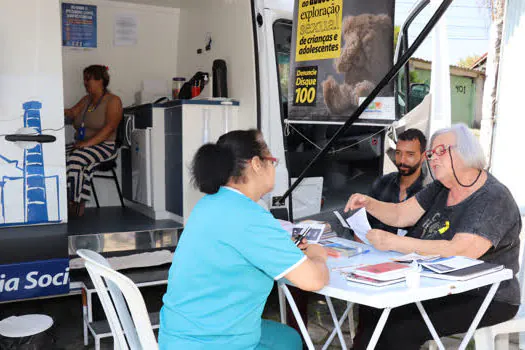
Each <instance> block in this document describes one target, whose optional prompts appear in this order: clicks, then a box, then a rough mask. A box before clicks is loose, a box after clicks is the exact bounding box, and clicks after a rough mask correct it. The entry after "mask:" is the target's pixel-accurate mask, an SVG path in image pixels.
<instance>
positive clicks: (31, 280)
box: [0, 259, 69, 302]
mask: <svg viewBox="0 0 525 350" xmlns="http://www.w3.org/2000/svg"><path fill="white" fill-rule="evenodd" d="M67 293H69V259H51V260H42V261H31V262H24V263H18V264H9V265H0V302H2V301H9V300H17V299H29V298H36V297H43V296H50V295H59V294H67Z"/></svg>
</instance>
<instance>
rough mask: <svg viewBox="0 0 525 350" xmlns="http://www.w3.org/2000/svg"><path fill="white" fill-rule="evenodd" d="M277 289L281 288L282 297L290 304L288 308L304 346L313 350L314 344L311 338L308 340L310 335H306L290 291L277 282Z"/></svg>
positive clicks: (306, 331) (284, 285)
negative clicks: (297, 326) (293, 317)
mask: <svg viewBox="0 0 525 350" xmlns="http://www.w3.org/2000/svg"><path fill="white" fill-rule="evenodd" d="M279 288H282V290H283V292H284V295H285V296H286V299H287V300H288V303H289V304H290V308H291V309H292V312H293V314H294V316H295V320H296V321H297V324H298V325H299V329H300V330H301V334H302V335H303V339H304V341H305V342H306V346H308V350H315V348H314V343H313V342H312V338H310V335H309V334H308V330H307V329H306V326H305V325H304V322H303V319H302V318H301V313H300V312H299V309H297V305H295V301H294V300H293V297H292V293H290V290H289V289H288V287H287V286H286V284H284V283H281V282H279Z"/></svg>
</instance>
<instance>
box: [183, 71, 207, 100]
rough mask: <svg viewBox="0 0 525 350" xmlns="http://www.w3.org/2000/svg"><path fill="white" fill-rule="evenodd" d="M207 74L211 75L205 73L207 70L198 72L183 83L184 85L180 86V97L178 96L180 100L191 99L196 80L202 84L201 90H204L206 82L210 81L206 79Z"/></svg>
mask: <svg viewBox="0 0 525 350" xmlns="http://www.w3.org/2000/svg"><path fill="white" fill-rule="evenodd" d="M205 76H208V77H209V74H208V73H205V72H197V73H195V75H194V76H193V77H192V78H191V79H190V80H188V81H187V82H185V83H184V85H182V87H181V88H180V91H179V97H178V98H179V100H189V99H191V87H192V86H194V85H195V82H196V81H198V82H199V86H200V88H201V91H202V89H203V88H204V86H205V85H206V83H207V82H208V81H209V80H208V81H206V80H205V79H204V77H205Z"/></svg>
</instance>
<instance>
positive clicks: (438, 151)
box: [425, 144, 456, 160]
mask: <svg viewBox="0 0 525 350" xmlns="http://www.w3.org/2000/svg"><path fill="white" fill-rule="evenodd" d="M454 147H456V146H455V145H443V144H441V145H437V146H436V147H434V148H433V149H431V150H428V151H425V158H426V159H428V160H432V159H435V157H436V156H437V157H441V156H442V155H444V154H445V153H447V151H448V150H450V149H451V148H454Z"/></svg>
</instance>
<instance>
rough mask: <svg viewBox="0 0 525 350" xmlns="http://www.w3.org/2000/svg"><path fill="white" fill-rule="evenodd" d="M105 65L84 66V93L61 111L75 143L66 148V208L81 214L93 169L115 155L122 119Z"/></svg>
mask: <svg viewBox="0 0 525 350" xmlns="http://www.w3.org/2000/svg"><path fill="white" fill-rule="evenodd" d="M108 85H109V73H108V68H107V67H106V66H101V65H98V64H96V65H91V66H89V67H86V68H85V69H84V87H85V88H86V92H87V95H86V96H84V97H82V98H81V99H80V101H78V102H77V104H76V105H74V106H73V107H71V108H68V109H65V110H64V115H65V116H66V118H69V119H71V120H72V122H73V126H74V127H75V131H76V132H75V143H74V144H73V145H72V147H70V148H69V149H67V150H66V158H67V164H66V165H67V186H68V212H69V215H72V216H82V215H83V214H84V206H85V202H86V201H88V200H89V199H90V198H91V180H92V175H93V170H94V169H95V168H96V166H97V165H99V164H100V163H102V162H105V161H108V160H111V159H114V158H116V157H117V154H116V152H117V149H116V145H115V139H116V136H117V127H118V125H119V123H120V121H121V120H122V101H121V100H120V98H119V97H118V96H116V95H113V94H112V93H111V92H109V90H108Z"/></svg>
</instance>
